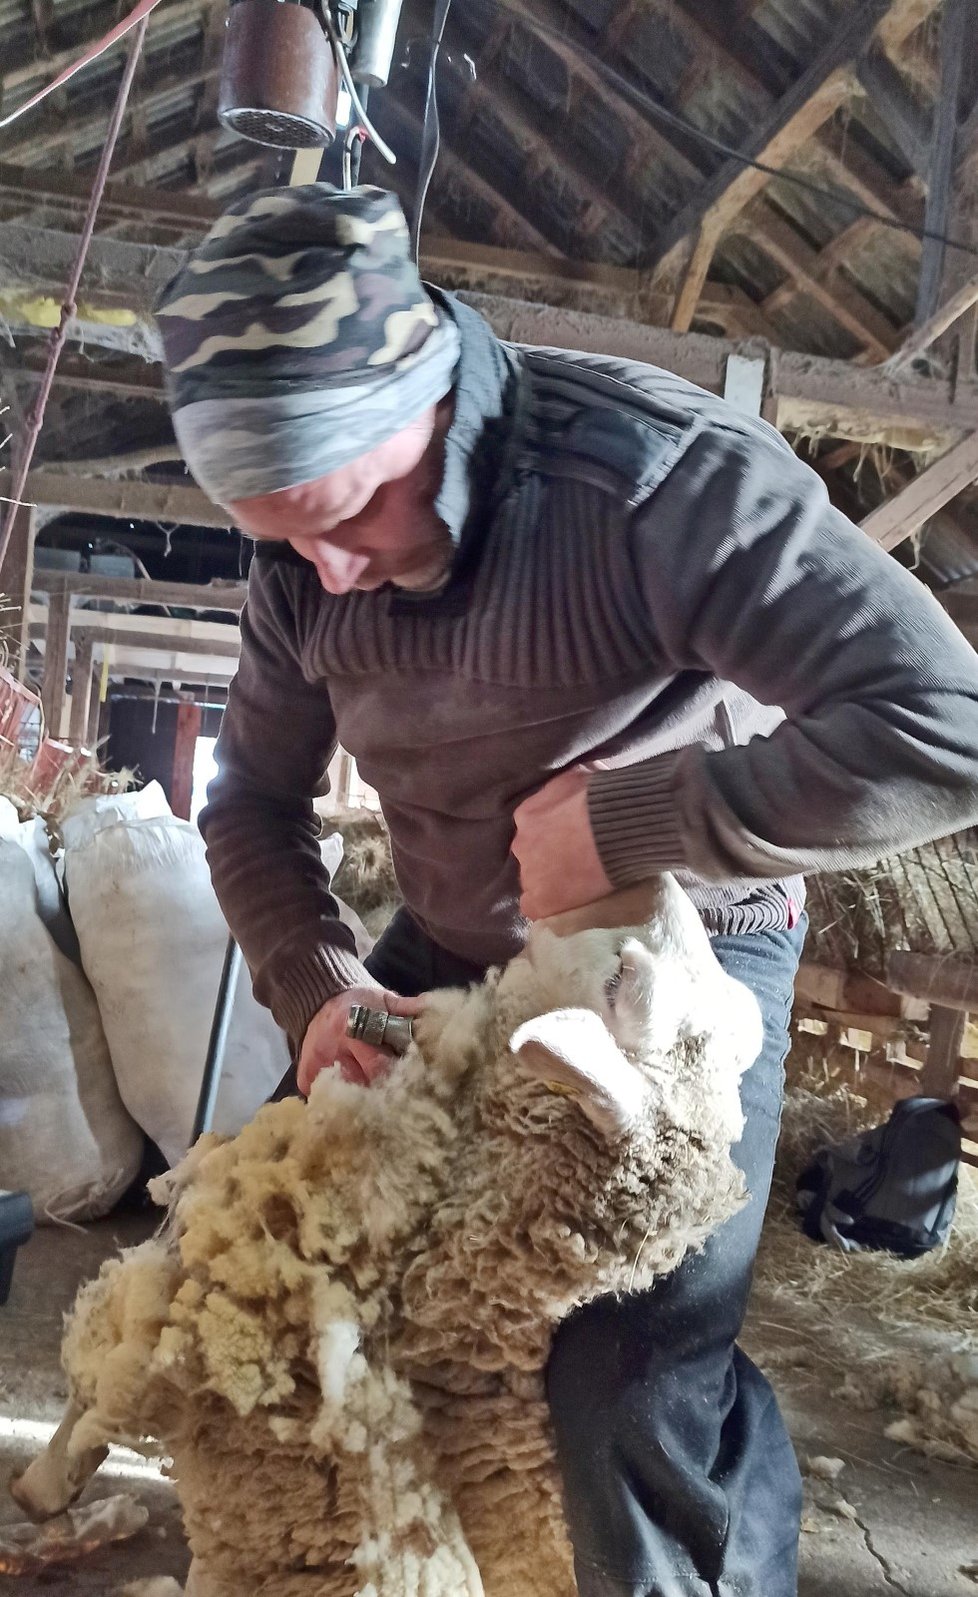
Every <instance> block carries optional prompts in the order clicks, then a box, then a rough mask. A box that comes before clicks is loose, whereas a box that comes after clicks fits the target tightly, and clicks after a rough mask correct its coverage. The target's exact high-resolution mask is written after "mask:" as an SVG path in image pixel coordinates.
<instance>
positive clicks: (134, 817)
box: [61, 782, 173, 848]
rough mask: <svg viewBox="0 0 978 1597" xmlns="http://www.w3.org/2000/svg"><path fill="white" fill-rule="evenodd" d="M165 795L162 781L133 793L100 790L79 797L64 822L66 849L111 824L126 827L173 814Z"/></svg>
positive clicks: (62, 833)
mask: <svg viewBox="0 0 978 1597" xmlns="http://www.w3.org/2000/svg"><path fill="white" fill-rule="evenodd" d="M172 814H173V811H172V810H171V808H170V806H169V804H168V802H167V797H166V794H165V793H164V791H163V789H162V787H161V786H160V784H159V782H149V783H147V785H146V787H141V788H137V789H134V790H133V791H132V792H131V793H98V794H95V795H93V796H92V797H90V798H79V799H76V800H75V802H74V804H73V805H72V806H71V808H70V809H69V810H68V811H67V813H66V814H65V815H64V816H63V818H62V821H61V835H62V837H63V838H64V843H65V848H68V847H72V848H74V847H76V846H77V845H78V844H80V843H87V842H88V840H89V838H91V837H94V836H95V834H96V832H104V831H105V829H106V827H109V826H125V825H127V824H128V823H129V822H130V821H155V820H159V819H160V818H161V817H162V816H165V815H172Z"/></svg>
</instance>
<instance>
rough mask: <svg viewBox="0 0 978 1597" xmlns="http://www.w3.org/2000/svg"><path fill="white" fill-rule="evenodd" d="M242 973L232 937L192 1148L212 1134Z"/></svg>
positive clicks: (223, 974) (206, 1063)
mask: <svg viewBox="0 0 978 1597" xmlns="http://www.w3.org/2000/svg"><path fill="white" fill-rule="evenodd" d="M240 972H241V950H240V948H239V947H238V945H237V943H236V942H235V940H234V938H233V937H229V938H228V946H227V950H226V952H225V955H224V969H223V970H222V971H221V985H220V986H219V987H218V989H217V1003H216V1004H215V1005H214V1020H213V1022H212V1024H211V1036H210V1042H209V1043H208V1044H207V1058H206V1059H205V1060H204V1075H203V1080H202V1081H201V1083H200V1096H199V1098H198V1099H197V1113H196V1114H195V1115H194V1129H193V1131H192V1132H191V1133H190V1145H191V1147H193V1145H194V1143H195V1142H196V1141H197V1139H198V1137H202V1136H203V1134H204V1132H205V1131H210V1129H211V1122H212V1121H213V1119H214V1107H215V1105H216V1103H217V1093H218V1088H219V1087H220V1085H221V1069H222V1066H223V1064H224V1049H225V1047H226V1046H227V1040H228V1031H229V1030H230V1027H231V1010H232V1008H233V1007H234V994H235V990H236V988H237V985H238V976H239V975H240Z"/></svg>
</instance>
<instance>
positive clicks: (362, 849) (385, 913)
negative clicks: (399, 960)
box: [324, 810, 401, 938]
mask: <svg viewBox="0 0 978 1597" xmlns="http://www.w3.org/2000/svg"><path fill="white" fill-rule="evenodd" d="M324 824H325V825H326V826H327V827H328V828H329V829H330V830H332V831H335V832H339V833H341V835H342V838H343V863H342V865H341V866H340V868H339V870H338V871H337V873H336V875H335V877H334V878H333V887H334V888H335V890H336V892H337V893H338V894H339V896H340V898H342V899H343V901H344V902H345V903H347V904H349V906H350V908H351V909H353V910H355V911H356V913H357V914H358V915H359V917H360V919H361V920H362V921H363V924H364V926H366V928H367V931H368V932H369V933H370V935H371V937H373V938H377V937H379V936H380V934H381V932H382V931H383V930H384V927H385V926H386V925H387V923H388V921H389V920H390V918H391V916H392V915H393V914H394V911H395V910H396V909H397V908H398V906H399V904H400V902H401V896H400V893H399V892H398V889H397V880H396V878H395V876H394V866H393V863H392V861H391V844H390V835H389V833H388V831H387V827H386V825H385V823H384V818H383V816H382V815H379V814H378V813H377V812H376V811H374V810H339V811H338V812H337V813H336V814H333V815H330V816H329V817H328V819H327V820H326V821H325V822H324Z"/></svg>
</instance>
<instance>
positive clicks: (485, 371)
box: [425, 284, 519, 554]
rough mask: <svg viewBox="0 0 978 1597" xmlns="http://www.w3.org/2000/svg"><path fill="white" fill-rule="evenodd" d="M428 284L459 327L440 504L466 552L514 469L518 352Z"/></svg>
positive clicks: (441, 512)
mask: <svg viewBox="0 0 978 1597" xmlns="http://www.w3.org/2000/svg"><path fill="white" fill-rule="evenodd" d="M425 287H426V288H427V290H428V293H429V294H430V295H431V297H432V299H433V300H434V301H435V303H436V304H437V305H439V306H440V307H441V308H442V309H444V310H445V311H446V312H447V313H448V315H450V316H451V317H452V320H453V321H454V322H455V325H456V327H457V328H458V331H459V339H460V345H461V349H460V355H459V363H458V368H457V371H456V374H455V388H454V397H455V410H454V414H453V417H452V421H451V425H450V426H449V429H448V432H447V434H446V437H445V464H444V469H443V475H442V481H441V487H440V488H439V490H438V495H437V497H436V500H435V509H436V511H437V513H438V515H439V516H440V518H441V520H442V521H443V522H444V523H445V525H446V527H447V528H448V530H449V532H450V534H451V538H452V542H453V544H454V545H455V547H456V549H457V550H458V551H459V553H460V554H463V553H464V552H465V551H466V550H467V549H468V548H469V547H471V545H472V543H473V541H477V540H478V535H479V534H480V532H481V531H482V529H483V528H484V526H485V525H486V523H487V522H488V521H489V520H490V519H491V516H492V514H493V512H494V511H495V509H496V506H497V505H498V503H499V500H500V498H501V497H502V494H503V493H505V491H506V488H507V487H508V484H509V479H510V475H511V460H510V455H511V450H510V448H508V447H507V446H508V445H509V444H510V442H511V436H512V433H513V431H514V427H513V422H514V412H515V409H516V399H517V390H518V387H519V369H518V364H517V357H516V355H515V354H514V352H513V351H511V350H509V349H507V348H505V347H504V346H503V345H502V344H501V343H500V342H499V339H498V338H496V336H495V334H494V333H493V332H492V329H491V328H490V327H489V326H488V324H487V323H486V322H485V321H484V319H483V318H482V317H481V316H480V315H479V314H478V312H477V311H474V310H470V308H469V307H468V305H463V304H462V303H461V301H460V300H457V299H456V298H455V296H454V295H452V294H446V293H444V292H443V291H442V290H441V289H437V288H432V287H431V286H430V285H428V284H426V285H425Z"/></svg>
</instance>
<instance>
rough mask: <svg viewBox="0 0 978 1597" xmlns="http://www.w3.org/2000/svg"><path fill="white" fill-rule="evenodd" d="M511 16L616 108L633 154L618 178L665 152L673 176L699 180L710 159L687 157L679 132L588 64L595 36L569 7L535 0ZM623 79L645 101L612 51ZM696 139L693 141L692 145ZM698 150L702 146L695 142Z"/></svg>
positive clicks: (574, 78)
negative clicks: (536, 25)
mask: <svg viewBox="0 0 978 1597" xmlns="http://www.w3.org/2000/svg"><path fill="white" fill-rule="evenodd" d="M513 20H514V21H515V22H516V24H517V26H519V27H521V28H522V29H523V30H524V31H525V32H526V33H528V34H529V35H530V36H531V37H532V38H540V39H542V40H543V43H544V44H545V46H546V48H547V49H548V50H550V51H551V52H552V53H553V54H554V55H555V56H556V57H557V59H558V60H559V61H560V62H561V63H562V65H563V66H564V68H565V70H566V71H567V74H568V80H569V82H570V83H571V84H572V85H573V84H578V85H581V86H583V87H584V88H586V89H587V90H588V92H589V93H590V94H593V95H595V96H596V97H597V98H598V99H600V100H603V101H604V102H605V103H606V104H608V105H609V106H610V107H611V108H612V109H613V111H614V114H615V116H616V118H618V119H619V120H620V121H621V123H622V125H623V126H624V127H625V129H626V130H627V131H628V133H629V135H630V138H631V145H632V147H631V152H630V154H629V156H628V157H627V158H626V161H625V164H624V167H623V169H622V172H621V174H620V176H621V177H622V178H624V179H625V180H626V181H629V180H631V179H632V178H633V177H634V175H635V172H636V169H638V168H640V167H641V165H642V164H643V163H644V162H646V161H647V160H648V157H649V154H650V153H653V152H654V153H655V154H657V155H661V156H663V157H664V158H665V159H666V160H667V161H668V163H669V165H670V167H671V168H672V170H673V171H674V172H675V174H676V176H677V177H678V178H680V179H681V180H682V181H684V182H687V183H701V182H702V181H703V174H704V171H706V170H708V168H709V164H710V162H709V157H704V158H703V159H702V160H701V161H696V160H694V159H692V158H691V156H690V153H689V141H681V140H680V136H679V135H678V133H677V132H676V131H675V130H673V129H667V128H666V127H665V126H664V124H661V123H657V122H656V121H654V120H653V119H652V117H651V116H650V115H649V113H648V112H647V111H645V110H640V109H639V107H638V105H637V104H635V103H633V101H632V100H630V99H629V98H628V97H627V95H626V92H625V89H624V88H623V87H616V86H615V84H614V83H612V82H611V81H610V80H609V78H608V76H607V74H606V73H603V72H602V71H601V70H600V68H599V67H595V66H592V65H591V60H592V57H593V56H594V54H595V38H594V34H593V32H591V33H589V31H588V30H587V29H586V28H585V27H584V26H583V25H582V24H581V23H580V22H579V21H578V20H577V19H576V18H575V17H574V16H573V14H572V13H571V12H570V11H565V10H561V9H559V8H558V7H557V6H555V5H554V4H553V0H534V3H533V7H532V10H527V11H526V13H525V15H522V16H520V15H515V14H514V18H513ZM534 21H538V22H540V23H542V24H544V25H545V27H546V28H547V32H546V33H545V34H543V33H537V32H536V30H535V29H534V26H533V24H534ZM610 64H611V65H613V67H614V70H615V71H616V73H617V74H618V76H619V77H620V78H621V79H622V80H623V83H624V84H626V85H629V86H631V87H632V88H633V89H634V90H635V92H636V94H637V95H641V97H642V100H643V101H644V100H647V99H648V90H647V89H646V88H644V87H642V86H641V85H640V84H638V83H631V77H630V72H629V71H628V69H627V68H626V66H625V64H624V62H623V61H622V60H621V58H620V55H619V54H618V53H617V52H616V54H615V57H614V59H613V61H612V63H610ZM695 142H696V141H695V140H694V141H693V143H695ZM698 148H699V149H700V150H701V149H702V146H701V145H700V146H698Z"/></svg>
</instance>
